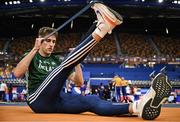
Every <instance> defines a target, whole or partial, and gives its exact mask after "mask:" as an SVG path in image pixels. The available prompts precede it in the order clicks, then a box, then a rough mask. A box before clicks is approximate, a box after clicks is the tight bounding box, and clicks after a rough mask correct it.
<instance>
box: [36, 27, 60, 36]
mask: <svg viewBox="0 0 180 122" xmlns="http://www.w3.org/2000/svg"><path fill="white" fill-rule="evenodd" d="M54 30H55V29H54V28H50V27H42V28H40V29H39V33H38V36H39V37H45V36H47V35H48V34H50V33H52V32H53V31H54ZM53 35H55V36H56V38H57V37H58V32H56V33H54V34H53Z"/></svg>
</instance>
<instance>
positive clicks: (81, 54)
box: [28, 25, 129, 116]
mask: <svg viewBox="0 0 180 122" xmlns="http://www.w3.org/2000/svg"><path fill="white" fill-rule="evenodd" d="M92 28H93V29H94V28H95V25H93V27H92ZM92 28H91V30H90V31H89V33H92ZM96 44H97V41H95V40H94V39H93V37H92V35H91V34H90V35H88V36H85V39H83V41H82V42H81V43H80V44H79V45H78V46H77V47H76V48H75V49H74V50H73V51H72V52H71V53H70V54H69V55H68V56H67V57H66V58H65V59H64V61H63V62H62V63H61V64H60V65H59V66H58V67H57V68H55V69H54V70H52V71H51V72H50V73H49V74H48V76H47V77H46V78H45V79H44V81H43V82H42V84H41V85H40V86H39V88H38V89H37V90H36V91H35V92H34V93H32V94H31V95H29V97H28V105H29V106H30V108H31V109H32V110H33V111H34V112H36V113H74V114H78V113H82V112H87V111H89V112H93V113H96V114H98V115H104V116H112V115H120V114H127V113H129V112H128V108H129V105H128V104H116V105H114V104H112V103H111V102H107V101H104V100H101V99H100V98H98V97H97V96H80V95H72V94H65V93H61V94H60V91H61V90H62V88H63V85H64V83H65V82H66V79H67V78H68V76H69V74H70V72H71V71H72V70H73V69H74V67H75V66H76V65H77V64H79V63H81V62H82V61H83V60H84V59H85V57H86V56H87V54H88V53H89V52H90V50H91V49H92V48H93V47H94V46H95V45H96Z"/></svg>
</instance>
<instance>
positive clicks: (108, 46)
mask: <svg viewBox="0 0 180 122" xmlns="http://www.w3.org/2000/svg"><path fill="white" fill-rule="evenodd" d="M82 35H83V34H81V33H70V34H60V36H59V38H58V41H57V44H56V48H55V52H61V53H67V52H68V49H69V48H74V47H75V46H77V45H78V44H79V43H80V40H81V37H82ZM119 37H120V42H119V45H116V42H115V39H114V37H113V36H112V35H108V36H106V37H105V38H104V39H103V41H102V42H101V43H99V44H98V45H97V46H96V47H95V48H94V49H93V50H92V51H91V53H90V54H89V56H90V57H104V56H107V55H111V56H112V55H114V56H117V53H118V51H119V50H118V49H117V46H118V47H119V48H120V51H121V52H122V55H127V56H134V57H153V56H155V55H157V51H155V50H154V49H153V48H154V47H153V45H152V44H151V43H150V41H149V39H148V38H147V37H146V36H145V35H141V34H127V33H121V34H119ZM34 40H35V37H21V38H15V39H14V40H12V41H11V42H10V44H9V45H10V46H9V49H8V52H11V53H13V54H14V55H16V56H22V55H23V53H25V51H27V50H30V49H31V48H32V47H33V45H34ZM151 40H152V41H153V42H154V44H155V45H156V47H157V48H158V50H159V51H160V53H161V55H165V56H166V55H168V56H170V57H179V55H180V45H179V42H180V40H179V39H176V38H171V37H160V36H155V37H151ZM4 43H5V41H1V40H0V50H2V49H3V46H4Z"/></svg>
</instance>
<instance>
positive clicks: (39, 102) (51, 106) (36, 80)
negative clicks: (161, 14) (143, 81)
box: [14, 3, 171, 119]
mask: <svg viewBox="0 0 180 122" xmlns="http://www.w3.org/2000/svg"><path fill="white" fill-rule="evenodd" d="M92 9H94V11H95V13H96V15H97V20H98V22H97V25H96V28H95V29H94V30H93V32H91V33H90V34H89V36H87V37H86V38H85V39H84V41H83V42H82V43H81V44H80V45H78V46H77V47H76V48H75V49H74V50H72V51H71V52H70V53H69V55H68V56H67V57H66V58H65V59H64V60H63V61H59V60H58V59H57V58H56V57H55V56H54V55H52V52H53V49H54V46H55V44H56V41H57V40H56V39H57V36H58V34H57V33H55V34H54V35H52V36H50V37H49V38H48V39H44V37H45V36H47V35H48V34H49V33H51V32H52V31H54V29H52V28H49V27H43V28H41V29H40V30H39V36H38V38H37V39H36V41H35V45H34V47H33V48H32V50H31V51H30V52H29V53H26V54H25V56H24V58H23V59H22V60H21V61H20V62H19V63H18V64H17V66H16V68H15V70H14V75H15V76H16V77H22V76H23V75H24V74H25V73H26V72H28V75H29V77H28V82H29V83H28V85H29V86H28V89H29V91H28V94H29V95H28V99H27V103H28V105H29V107H30V108H31V109H32V110H33V111H34V112H35V113H74V114H78V113H82V112H87V111H89V112H93V113H95V114H98V115H102V116H113V115H120V114H129V113H131V114H132V113H136V114H138V115H139V116H140V117H142V118H144V119H155V118H156V117H158V116H159V114H160V109H161V103H162V102H163V101H164V99H165V98H166V97H168V96H169V93H170V90H171V86H170V84H169V81H168V80H167V77H166V76H165V75H164V74H161V73H160V74H158V75H157V76H156V77H155V78H154V79H153V81H152V86H151V88H150V90H149V92H148V93H147V94H146V95H145V96H144V97H143V98H142V99H141V100H139V101H136V102H134V103H133V104H113V103H111V102H108V101H104V100H101V99H100V98H99V97H97V96H80V95H72V94H65V93H63V92H61V90H62V87H63V85H64V83H65V81H66V80H67V79H70V80H72V81H74V82H75V83H76V84H77V85H79V86H80V85H82V84H83V77H82V70H81V67H80V65H79V63H81V62H82V61H83V60H84V59H85V57H86V56H87V54H88V53H89V52H90V50H91V49H92V48H93V47H94V46H95V45H96V44H97V43H99V41H100V40H101V39H102V38H103V37H104V36H105V35H106V34H107V33H111V31H112V30H113V28H115V27H116V26H117V25H120V24H121V23H122V22H123V19H122V17H121V16H120V15H119V14H118V13H117V12H115V11H114V10H112V9H110V8H109V7H107V6H105V5H103V4H101V3H95V4H94V5H93V6H92ZM73 70H74V73H72V72H73ZM159 87H161V89H159ZM60 93H61V94H60Z"/></svg>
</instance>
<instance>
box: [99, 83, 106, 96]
mask: <svg viewBox="0 0 180 122" xmlns="http://www.w3.org/2000/svg"><path fill="white" fill-rule="evenodd" d="M104 90H105V87H104V85H103V83H102V82H101V83H100V85H99V86H98V92H99V97H100V98H101V99H104Z"/></svg>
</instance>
